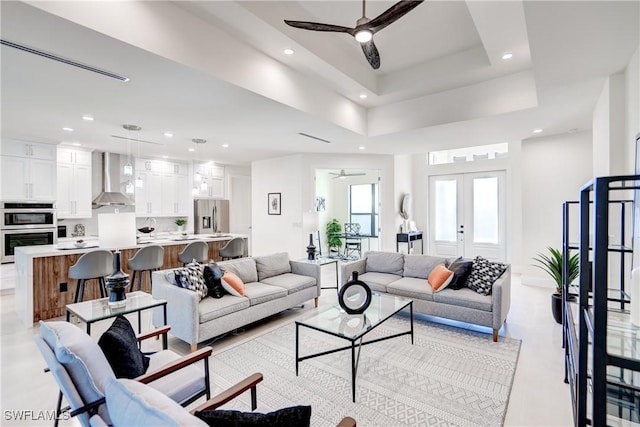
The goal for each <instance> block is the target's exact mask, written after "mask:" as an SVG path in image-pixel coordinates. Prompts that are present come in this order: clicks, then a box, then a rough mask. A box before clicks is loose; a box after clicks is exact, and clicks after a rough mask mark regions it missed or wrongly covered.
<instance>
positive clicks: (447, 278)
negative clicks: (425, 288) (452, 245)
mask: <svg viewBox="0 0 640 427" xmlns="http://www.w3.org/2000/svg"><path fill="white" fill-rule="evenodd" d="M427 280H428V281H429V284H430V285H431V289H432V290H433V292H439V291H441V290H443V289H444V288H446V287H447V286H448V285H449V283H451V280H453V271H451V270H449V269H448V268H447V267H445V266H444V264H438V265H436V267H435V268H434V269H433V270H431V273H429V277H428V278H427Z"/></svg>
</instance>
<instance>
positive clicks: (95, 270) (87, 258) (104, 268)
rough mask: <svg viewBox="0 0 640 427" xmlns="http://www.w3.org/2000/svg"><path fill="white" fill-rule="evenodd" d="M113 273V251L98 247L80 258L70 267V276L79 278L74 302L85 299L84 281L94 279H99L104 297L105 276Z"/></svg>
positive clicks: (101, 294) (101, 293)
mask: <svg viewBox="0 0 640 427" xmlns="http://www.w3.org/2000/svg"><path fill="white" fill-rule="evenodd" d="M111 273H113V254H112V253H111V251H108V250H106V249H98V250H95V251H91V252H87V253H86V254H84V255H82V256H81V257H80V258H78V261H76V263H75V264H74V265H72V266H71V267H69V278H70V279H77V280H78V284H77V285H76V296H75V298H74V300H73V302H82V301H83V300H84V283H85V281H87V280H92V279H98V285H99V286H100V296H101V297H102V298H104V297H105V296H106V292H105V283H104V278H105V276H108V275H110V274H111Z"/></svg>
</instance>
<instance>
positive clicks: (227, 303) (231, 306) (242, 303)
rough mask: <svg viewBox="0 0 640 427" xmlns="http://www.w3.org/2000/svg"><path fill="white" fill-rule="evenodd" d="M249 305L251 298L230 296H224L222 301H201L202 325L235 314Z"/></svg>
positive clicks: (199, 308)
mask: <svg viewBox="0 0 640 427" xmlns="http://www.w3.org/2000/svg"><path fill="white" fill-rule="evenodd" d="M249 305H250V303H249V298H246V297H234V296H233V295H229V294H226V295H224V296H223V297H222V298H220V299H216V298H205V299H203V300H202V301H200V304H199V305H198V314H199V318H200V323H205V322H208V321H209V320H213V319H217V318H218V317H222V316H225V315H227V314H230V313H234V312H236V311H239V310H242V309H243V308H247V307H249Z"/></svg>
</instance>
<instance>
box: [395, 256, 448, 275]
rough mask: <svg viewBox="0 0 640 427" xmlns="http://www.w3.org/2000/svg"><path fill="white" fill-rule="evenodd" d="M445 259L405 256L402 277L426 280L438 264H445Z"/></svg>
mask: <svg viewBox="0 0 640 427" xmlns="http://www.w3.org/2000/svg"><path fill="white" fill-rule="evenodd" d="M445 262H446V259H445V258H439V257H435V256H429V255H405V256H404V269H403V272H402V276H404V277H417V278H419V279H426V278H427V277H429V274H430V273H431V270H433V269H434V268H435V266H436V265H438V264H445Z"/></svg>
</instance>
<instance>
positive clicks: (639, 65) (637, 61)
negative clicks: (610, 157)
mask: <svg viewBox="0 0 640 427" xmlns="http://www.w3.org/2000/svg"><path fill="white" fill-rule="evenodd" d="M639 46H640V45H639ZM624 80H625V89H624V90H625V93H626V95H627V96H626V100H625V101H626V102H625V108H626V132H625V136H624V140H625V143H626V144H627V150H626V152H627V156H626V158H627V161H626V173H635V156H636V145H635V140H636V135H638V133H640V47H638V49H637V50H636V53H635V54H634V55H633V57H632V58H631V61H630V62H629V65H628V66H627V68H626V70H625V73H624Z"/></svg>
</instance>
